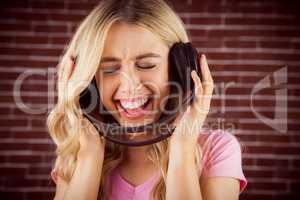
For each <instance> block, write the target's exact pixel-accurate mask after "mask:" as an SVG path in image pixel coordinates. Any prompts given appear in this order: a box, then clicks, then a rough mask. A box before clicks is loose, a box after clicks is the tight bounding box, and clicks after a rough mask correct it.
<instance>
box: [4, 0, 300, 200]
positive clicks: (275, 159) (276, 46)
mask: <svg viewBox="0 0 300 200" xmlns="http://www.w3.org/2000/svg"><path fill="white" fill-rule="evenodd" d="M98 2H99V1H96V0H91V1H89V0H19V1H18V0H10V1H8V0H7V1H1V2H0V199H1V200H2V199H3V200H6V199H8V200H14V199H22V200H23V199H24V200H33V199H39V200H41V199H52V198H53V197H54V192H55V185H54V183H53V182H52V180H51V179H50V171H51V168H52V166H53V163H54V159H55V156H54V151H55V145H54V143H53V142H52V140H51V139H50V137H49V134H48V133H47V129H46V126H45V119H46V116H47V114H48V113H49V111H50V110H51V108H52V107H53V105H54V104H55V102H56V92H55V91H56V88H55V82H54V81H55V76H54V72H55V66H56V65H57V62H58V59H59V57H60V55H61V53H62V52H63V49H64V48H65V45H66V44H67V43H68V42H69V40H70V38H71V37H72V35H73V33H74V31H75V28H76V26H77V25H78V24H79V22H80V21H81V20H82V19H83V18H84V17H85V16H86V15H87V14H88V13H89V11H90V10H91V9H92V8H93V7H94V5H96V4H97V3H98ZM170 2H171V3H172V5H173V6H174V9H175V10H176V11H177V12H178V14H179V15H180V17H181V18H182V19H183V21H184V22H185V23H186V28H187V30H188V32H189V34H190V36H191V40H192V42H193V44H194V45H195V46H196V47H197V49H198V51H199V52H201V53H205V54H206V55H207V58H208V62H209V65H210V68H211V70H212V74H213V77H214V80H215V90H214V96H213V102H212V108H211V112H210V114H209V116H208V119H207V125H209V127H210V128H217V129H218V128H221V129H226V130H228V131H231V132H232V134H234V135H235V136H237V138H238V139H239V141H240V143H241V145H242V150H243V169H244V173H245V176H246V178H247V180H248V182H249V183H248V186H247V188H246V190H245V191H244V192H243V193H242V195H241V196H240V199H242V200H246V199H251V200H252V199H255V200H260V199H261V200H269V199H270V200H277V199H300V192H299V188H300V131H299V130H300V124H299V122H300V119H299V117H300V104H299V99H300V87H299V86H300V81H299V79H300V23H299V20H300V14H299V13H300V12H299V10H300V4H299V1H292V0H290V1H285V0H264V1H263V0H261V1H259V0H197V1H196V0H185V1H184V0H182V1H179V0H178V1H176V0H172V1H170Z"/></svg>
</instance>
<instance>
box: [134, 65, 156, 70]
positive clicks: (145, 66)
mask: <svg viewBox="0 0 300 200" xmlns="http://www.w3.org/2000/svg"><path fill="white" fill-rule="evenodd" d="M136 66H137V67H138V68H141V69H152V68H154V67H155V66H156V65H151V64H148V65H141V64H139V65H136Z"/></svg>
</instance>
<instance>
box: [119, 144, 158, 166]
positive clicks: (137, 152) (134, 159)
mask: <svg viewBox="0 0 300 200" xmlns="http://www.w3.org/2000/svg"><path fill="white" fill-rule="evenodd" d="M148 148H149V145H147V146H141V147H127V148H126V149H125V155H124V156H125V160H126V162H127V163H128V164H145V163H150V162H152V161H150V160H149V158H148V155H147V149H148Z"/></svg>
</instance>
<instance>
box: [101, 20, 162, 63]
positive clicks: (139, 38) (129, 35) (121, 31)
mask: <svg viewBox="0 0 300 200" xmlns="http://www.w3.org/2000/svg"><path fill="white" fill-rule="evenodd" d="M145 52H156V53H160V54H164V53H167V52H168V47H167V45H166V44H165V43H164V42H163V41H162V40H161V39H160V38H159V37H157V35H155V34H154V33H152V32H151V31H149V30H148V29H146V28H143V27H141V26H138V25H134V24H128V23H126V22H119V21H117V22H115V23H113V24H112V26H111V27H110V29H109V31H108V34H107V37H106V39H105V43H104V50H103V56H106V55H114V56H120V57H126V56H129V55H130V56H134V55H138V54H140V53H145Z"/></svg>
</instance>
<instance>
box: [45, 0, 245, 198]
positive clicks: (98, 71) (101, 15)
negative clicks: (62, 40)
mask: <svg viewBox="0 0 300 200" xmlns="http://www.w3.org/2000/svg"><path fill="white" fill-rule="evenodd" d="M188 41H189V38H188V35H187V33H186V31H185V29H184V25H183V23H182V21H181V20H180V18H179V17H178V16H177V15H176V14H175V12H174V11H173V10H172V9H171V8H170V6H169V5H168V4H166V3H165V2H164V1H162V0H143V1H138V0H127V1H126V0H124V1H114V0H103V1H101V2H100V3H99V5H98V6H96V7H95V9H94V10H93V11H92V12H91V13H90V14H89V15H88V16H87V17H86V18H85V20H84V21H83V22H82V23H81V24H80V26H79V28H78V29H77V31H76V33H75V35H74V37H73V38H72V41H71V42H70V44H69V46H68V48H67V49H66V52H65V54H64V56H63V57H62V60H61V62H60V63H59V65H58V66H59V68H58V102H57V105H56V106H55V108H54V109H53V110H52V112H51V113H50V115H49V117H48V124H47V125H48V127H49V132H50V135H51V137H52V139H53V140H54V142H55V143H56V145H57V150H56V154H57V159H56V162H55V166H54V169H53V171H52V173H51V175H52V178H53V180H54V181H55V183H56V195H55V199H56V200H59V199H72V200H73V199H76V200H81V199H82V200H83V199H87V200H92V199H172V200H174V199H238V196H239V193H240V192H242V191H243V190H244V188H245V186H246V184H247V181H246V179H245V177H244V174H243V171H242V167H241V150H240V146H239V143H238V141H237V140H236V138H235V137H234V136H233V135H231V134H229V133H227V132H225V131H221V130H216V131H203V130H202V131H201V127H202V124H203V123H204V120H205V118H206V116H207V113H208V110H209V107H210V100H211V95H212V92H213V79H212V77H211V73H210V70H209V68H208V65H207V61H206V58H205V56H204V55H202V56H199V62H200V63H201V71H202V77H203V78H202V79H203V80H200V78H199V75H197V73H195V71H194V72H192V73H191V76H192V79H193V81H194V84H195V95H196V100H195V101H194V102H193V103H192V104H191V105H190V106H189V108H188V109H187V111H186V112H184V114H183V115H180V116H178V117H177V118H176V129H175V130H174V133H173V134H172V136H171V137H169V138H168V139H165V140H163V141H161V142H158V143H155V144H152V145H147V146H142V147H126V146H122V145H118V144H114V143H111V142H109V141H106V140H105V139H103V138H102V137H101V136H99V134H98V132H97V130H96V129H95V127H94V126H93V125H92V124H91V123H90V122H89V121H88V120H87V119H86V118H84V117H83V115H82V112H81V110H80V107H79V103H78V102H79V95H80V93H81V92H82V91H83V90H84V89H85V88H86V87H87V86H88V84H89V83H90V81H91V80H92V79H93V77H95V78H96V81H97V86H98V88H99V93H100V94H101V101H102V103H103V105H104V107H105V109H106V110H108V111H109V112H110V113H111V115H112V116H113V118H114V119H115V120H116V121H117V122H118V123H119V124H120V125H124V126H137V125H141V124H144V123H145V122H147V123H149V122H154V121H156V120H157V119H158V118H159V117H160V115H161V108H162V107H163V106H164V105H165V104H164V100H163V99H164V98H165V97H167V96H168V95H171V93H170V88H169V87H168V86H167V85H168V84H167V83H168V80H169V78H170V77H169V76H168V74H169V73H168V72H169V70H172V66H169V63H168V53H169V49H170V47H171V46H172V45H173V44H174V43H177V42H184V43H186V42H188ZM149 53H150V54H149ZM75 56H76V58H77V59H76V64H75V62H74V57H75ZM146 83H147V84H146ZM154 97H155V98H154ZM145 101H147V102H149V103H148V104H147V105H148V106H147V107H146V108H145V107H143V108H140V107H141V104H143V103H145ZM136 107H139V108H136ZM152 111H154V112H152ZM195 124H197V126H194V125H195ZM142 137H147V135H144V134H140V133H139V134H136V136H135V137H133V138H131V139H132V140H137V139H140V138H142Z"/></svg>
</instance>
